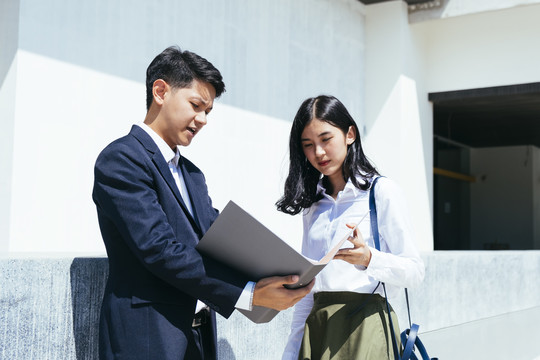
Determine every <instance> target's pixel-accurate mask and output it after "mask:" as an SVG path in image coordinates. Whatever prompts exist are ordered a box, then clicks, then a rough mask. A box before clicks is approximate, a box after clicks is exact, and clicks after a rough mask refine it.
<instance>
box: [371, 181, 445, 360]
mask: <svg viewBox="0 0 540 360" xmlns="http://www.w3.org/2000/svg"><path fill="white" fill-rule="evenodd" d="M381 177H382V176H379V177H377V178H375V179H374V180H373V181H372V183H371V189H370V192H369V211H370V220H371V235H372V236H373V242H374V244H375V248H376V249H377V250H379V251H381V243H380V238H379V225H378V224H377V205H376V204H375V184H377V181H378V180H379V179H380V178H381ZM381 284H382V285H383V289H384V297H385V299H386V309H387V312H388V319H389V321H390V334H391V336H392V347H393V349H394V359H395V360H418V358H417V356H416V354H415V353H414V347H415V346H416V348H417V349H418V352H419V353H420V355H421V356H422V359H423V360H430V357H429V355H428V353H427V351H426V348H425V347H424V344H422V341H420V338H419V337H418V329H419V328H420V327H419V326H418V325H417V324H411V311H410V308H409V293H408V292H407V289H405V297H406V299H407V313H408V315H409V327H410V328H409V329H407V330H405V331H403V332H402V333H401V342H402V344H403V345H404V350H403V356H400V352H399V351H398V346H397V339H396V335H395V332H394V325H393V321H392V316H390V304H389V303H388V296H387V295H386V286H385V284H384V283H383V282H381ZM431 360H437V358H433V359H431Z"/></svg>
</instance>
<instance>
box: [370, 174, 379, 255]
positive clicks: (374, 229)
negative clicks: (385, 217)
mask: <svg viewBox="0 0 540 360" xmlns="http://www.w3.org/2000/svg"><path fill="white" fill-rule="evenodd" d="M381 177H382V176H379V177H376V178H375V179H374V180H373V181H372V182H371V189H370V191H369V211H370V214H369V217H370V219H371V235H372V236H373V242H374V243H375V249H377V250H379V251H380V250H381V243H380V241H379V225H378V224H377V205H376V204H375V184H377V181H379V179H380V178H381Z"/></svg>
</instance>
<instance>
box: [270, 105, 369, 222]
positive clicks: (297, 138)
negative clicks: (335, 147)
mask: <svg viewBox="0 0 540 360" xmlns="http://www.w3.org/2000/svg"><path fill="white" fill-rule="evenodd" d="M313 119H318V120H321V121H325V122H327V123H329V124H330V125H332V126H335V127H337V128H339V129H340V130H341V131H343V133H344V134H347V132H348V131H349V127H351V126H352V127H354V129H355V131H356V139H355V141H354V142H353V143H352V144H351V145H348V147H347V156H346V157H345V162H344V163H343V167H342V171H343V178H344V179H345V180H346V181H347V180H348V179H350V180H351V182H352V183H353V184H354V186H356V187H357V188H359V189H362V190H367V189H368V188H369V186H370V184H369V180H370V179H371V178H372V177H373V176H375V175H378V172H377V170H376V169H375V167H374V166H373V165H372V164H371V163H370V162H369V160H368V159H367V158H366V156H365V155H364V151H363V150H362V143H361V141H360V131H359V130H358V126H357V125H356V123H355V122H354V120H353V118H352V116H351V115H350V114H349V112H348V111H347V109H346V108H345V106H344V105H343V104H342V103H341V101H339V100H338V99H336V98H335V97H333V96H327V95H319V96H317V97H313V98H309V99H306V100H305V101H304V102H303V103H302V105H301V106H300V108H299V109H298V112H297V113H296V116H295V117H294V121H293V124H292V128H291V136H290V139H289V156H290V164H289V175H288V176H287V180H286V181H285V192H284V194H283V197H282V198H281V199H279V200H278V202H277V203H276V206H277V208H278V210H279V211H282V212H284V213H287V214H291V215H296V214H298V213H299V212H300V211H302V210H303V209H306V208H309V207H310V206H311V205H312V204H313V203H315V202H317V201H319V200H320V198H321V196H320V195H317V183H318V182H319V179H320V177H321V173H320V172H319V171H318V170H317V169H315V168H314V167H313V166H312V165H311V164H310V162H309V161H308V159H307V158H306V156H305V155H304V150H303V148H302V141H301V136H302V132H303V131H304V128H305V127H306V125H307V124H308V123H309V122H310V121H311V120H313ZM358 178H361V179H363V180H364V181H358Z"/></svg>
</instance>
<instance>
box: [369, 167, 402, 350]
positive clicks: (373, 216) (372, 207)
mask: <svg viewBox="0 0 540 360" xmlns="http://www.w3.org/2000/svg"><path fill="white" fill-rule="evenodd" d="M381 177H382V176H379V177H376V178H375V179H373V181H372V182H371V189H370V191H369V212H370V213H369V217H370V220H371V235H372V236H373V242H374V244H375V249H377V250H379V251H381V242H380V239H379V225H378V223H377V205H376V204H375V185H376V184H377V181H379V179H380V178H381ZM382 285H383V289H384V298H385V299H386V311H387V312H388V320H389V321H390V336H391V337H392V347H393V349H394V359H395V360H401V357H400V356H399V354H400V351H399V349H398V345H397V339H396V334H395V332H394V324H393V321H392V316H390V314H391V313H390V304H389V303H388V296H387V295H386V286H385V284H384V283H382Z"/></svg>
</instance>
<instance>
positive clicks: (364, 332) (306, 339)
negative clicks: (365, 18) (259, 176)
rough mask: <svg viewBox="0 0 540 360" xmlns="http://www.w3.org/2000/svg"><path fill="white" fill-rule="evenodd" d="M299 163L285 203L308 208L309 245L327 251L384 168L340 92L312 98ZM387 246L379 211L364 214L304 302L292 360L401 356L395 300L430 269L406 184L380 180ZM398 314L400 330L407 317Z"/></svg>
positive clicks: (361, 208) (306, 105)
mask: <svg viewBox="0 0 540 360" xmlns="http://www.w3.org/2000/svg"><path fill="white" fill-rule="evenodd" d="M289 151H290V167H289V174H288V177H287V180H286V182H285V193H284V195H283V197H282V198H281V199H280V200H279V201H278V202H277V207H278V209H279V210H280V211H283V212H285V213H288V214H291V215H295V214H298V213H300V212H302V211H303V222H304V236H303V242H302V253H303V254H304V255H306V256H307V257H309V258H312V259H317V260H318V259H320V258H322V257H323V256H324V255H325V254H326V253H327V252H328V251H329V250H330V249H331V248H332V247H333V246H334V245H335V244H336V243H337V242H339V241H340V240H341V239H343V237H344V236H346V234H347V232H348V231H350V228H352V227H354V225H356V224H357V223H358V222H359V221H360V220H361V219H362V217H363V216H364V215H366V214H367V213H368V212H369V191H370V187H371V183H372V181H373V180H374V179H375V178H376V177H378V176H379V174H378V172H377V170H376V169H375V167H374V166H373V165H372V164H371V163H370V162H369V160H368V159H367V158H366V156H365V155H364V152H363V150H362V145H361V142H360V136H359V131H358V127H357V125H356V123H355V122H354V120H353V119H352V117H351V115H349V112H348V111H347V109H346V108H345V106H344V105H343V104H342V103H341V102H340V101H339V100H338V99H336V98H335V97H332V96H318V97H315V98H309V99H307V100H305V101H304V102H303V103H302V105H301V106H300V109H299V110H298V112H297V114H296V116H295V118H294V122H293V125H292V129H291V137H290V141H289ZM375 202H376V205H377V220H378V225H379V234H380V247H381V251H377V250H376V249H375V246H374V243H373V239H372V234H371V227H370V218H369V216H366V218H365V219H364V220H363V221H362V222H360V224H359V226H358V228H357V230H355V231H354V233H353V236H351V237H349V241H350V244H349V246H350V247H349V248H346V249H342V250H339V252H338V253H337V254H336V256H335V257H334V259H337V260H333V261H331V262H330V263H329V264H328V265H327V266H326V267H325V268H324V270H323V271H321V272H320V273H319V275H318V276H317V279H316V282H315V286H314V288H313V290H312V292H311V293H310V294H309V295H308V296H306V297H305V298H304V299H302V300H301V301H300V302H299V303H298V304H297V305H296V307H295V311H294V315H293V322H292V327H291V333H290V335H289V340H288V343H287V346H286V348H285V353H284V354H283V360H293V359H294V360H296V359H302V360H303V359H313V360H315V359H344V360H345V359H346V360H351V359H369V360H374V359H394V353H393V350H392V339H391V335H390V325H389V324H388V314H387V311H386V302H385V300H384V298H383V297H382V295H383V289H382V286H379V282H384V283H385V284H386V289H387V292H388V295H389V296H392V295H393V294H395V293H396V291H397V290H399V289H400V288H401V287H413V286H415V285H417V284H419V283H420V282H421V281H422V280H423V278H424V264H423V262H422V260H421V258H420V256H419V254H418V251H417V250H416V248H415V245H414V235H413V233H412V230H411V227H410V224H409V220H408V216H407V210H406V207H405V204H404V202H403V199H402V195H401V193H400V191H399V189H398V187H397V186H396V184H395V183H394V182H393V181H391V180H389V179H387V178H381V179H379V181H378V183H377V185H376V189H375ZM392 320H393V324H394V326H396V329H395V333H396V334H397V335H398V336H399V329H398V328H397V323H398V321H397V318H396V317H395V314H394V313H393V311H392Z"/></svg>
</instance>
